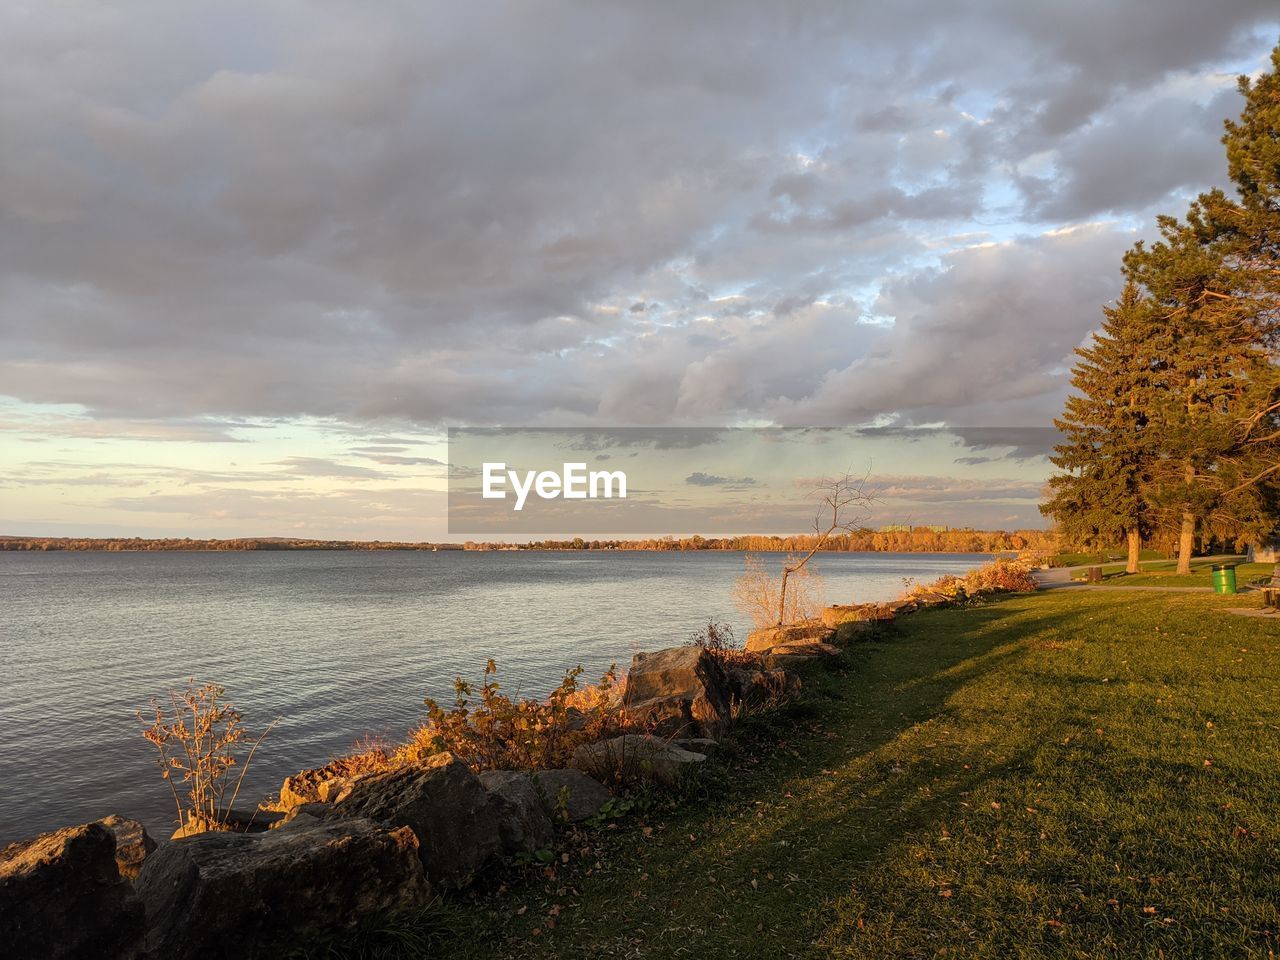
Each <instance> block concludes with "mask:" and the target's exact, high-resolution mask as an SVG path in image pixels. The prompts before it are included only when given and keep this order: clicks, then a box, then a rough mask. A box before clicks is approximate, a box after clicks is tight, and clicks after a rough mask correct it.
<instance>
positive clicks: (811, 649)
mask: <svg viewBox="0 0 1280 960" xmlns="http://www.w3.org/2000/svg"><path fill="white" fill-rule="evenodd" d="M839 655H840V648H839V647H836V646H833V645H831V644H829V643H786V644H783V645H781V646H778V647H773V648H772V649H771V650H769V652H768V653H766V654H764V655H763V656H762V657H761V658H760V662H761V664H762V665H763V666H764V667H765V669H767V670H783V669H786V668H787V667H794V666H796V665H797V664H804V663H809V662H811V661H814V660H828V659H831V658H832V657H838V656H839Z"/></svg>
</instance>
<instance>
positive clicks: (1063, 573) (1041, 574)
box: [1032, 563, 1213, 593]
mask: <svg viewBox="0 0 1280 960" xmlns="http://www.w3.org/2000/svg"><path fill="white" fill-rule="evenodd" d="M1093 566H1097V564H1092V563H1091V564H1089V565H1087V566H1083V567H1050V568H1049V569H1048V570H1034V571H1032V576H1034V577H1035V578H1036V581H1037V582H1038V583H1039V584H1040V589H1041V590H1062V589H1067V588H1069V589H1072V590H1142V591H1151V592H1152V593H1213V587H1156V586H1139V585H1136V584H1135V585H1134V586H1131V587H1129V586H1125V585H1123V584H1116V585H1115V586H1104V585H1102V584H1098V583H1084V582H1082V581H1079V580H1072V579H1071V575H1072V574H1074V573H1076V572H1077V571H1079V570H1088V569H1089V567H1093Z"/></svg>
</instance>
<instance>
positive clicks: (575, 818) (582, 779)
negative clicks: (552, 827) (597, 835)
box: [531, 770, 613, 823]
mask: <svg viewBox="0 0 1280 960" xmlns="http://www.w3.org/2000/svg"><path fill="white" fill-rule="evenodd" d="M531 776H532V779H533V783H534V785H535V786H536V787H537V788H538V792H539V794H540V795H542V796H544V797H546V799H547V802H548V803H549V804H550V812H551V816H552V818H553V819H556V820H567V821H568V822H569V823H581V822H582V821H583V820H586V819H588V818H589V817H594V816H595V815H596V814H597V813H599V812H600V808H601V807H603V806H604V805H605V804H606V803H608V802H609V801H610V800H612V799H613V794H612V793H610V792H609V788H608V787H606V786H605V785H604V784H602V783H600V782H599V781H598V780H593V779H592V778H591V777H589V776H587V775H586V774H585V773H583V772H582V771H581V770H536V771H534V773H533V774H532V775H531Z"/></svg>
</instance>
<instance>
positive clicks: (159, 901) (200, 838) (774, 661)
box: [0, 597, 948, 960]
mask: <svg viewBox="0 0 1280 960" xmlns="http://www.w3.org/2000/svg"><path fill="white" fill-rule="evenodd" d="M947 602H948V600H947V598H944V597H937V598H932V597H923V598H917V599H914V600H904V601H898V602H895V603H891V604H864V605H858V606H847V607H829V608H827V609H826V610H825V611H824V612H823V615H822V617H821V618H820V619H815V620H813V621H809V622H806V623H804V624H800V625H797V626H789V627H779V628H773V629H768V630H758V631H755V632H753V633H752V634H751V635H750V637H749V638H748V641H747V644H746V652H747V654H748V655H749V656H748V657H746V658H744V659H735V658H729V659H725V658H722V657H720V656H718V655H716V654H715V653H713V652H712V651H709V650H706V649H701V648H699V647H696V646H684V647H671V648H667V649H664V650H659V651H656V652H653V653H638V654H636V655H635V657H634V658H633V660H632V663H631V667H630V670H629V671H628V674H627V682H626V687H625V692H624V693H623V694H622V695H621V697H619V699H618V702H617V704H616V706H615V707H614V709H615V710H616V713H617V716H618V718H619V719H620V721H621V729H623V730H625V731H627V732H624V733H622V734H621V735H617V736H610V737H608V738H606V739H601V740H597V741H593V742H587V743H583V744H581V745H580V746H578V747H577V748H576V749H575V750H574V751H573V754H572V761H571V763H570V765H569V766H567V767H565V768H562V769H552V770H484V771H481V772H479V773H476V772H473V771H472V769H471V768H470V767H469V766H468V765H467V764H466V763H464V762H463V761H462V760H460V759H458V758H457V757H455V756H453V755H452V754H449V753H437V754H434V755H432V756H429V757H427V758H425V759H423V760H421V761H419V762H415V763H412V764H408V765H405V766H401V767H397V768H394V769H388V770H382V771H378V772H373V773H365V774H363V775H359V776H346V775H344V774H343V772H342V769H341V765H340V764H337V765H328V766H327V767H320V768H316V769H314V770H309V771H303V772H301V773H299V774H295V775H293V776H291V777H288V778H287V779H286V780H285V781H284V783H283V784H282V788H281V791H280V796H279V800H278V801H275V802H273V803H272V804H271V806H270V808H263V809H259V810H256V811H246V812H238V811H231V812H229V815H228V817H227V818H226V819H227V821H228V822H229V823H231V824H232V826H233V829H231V830H226V829H223V830H216V831H207V832H200V831H198V830H194V829H189V828H188V829H180V830H179V831H177V832H176V833H175V835H174V837H173V838H172V839H171V840H170V841H169V842H166V843H163V844H157V843H156V842H155V841H154V840H153V839H152V838H151V837H149V836H148V835H147V833H146V831H145V829H143V827H142V826H141V824H139V823H137V822H136V821H133V820H130V819H128V818H127V817H122V816H118V815H112V816H110V817H107V818H104V819H103V820H100V821H95V822H93V823H87V824H81V825H78V826H73V827H67V828H64V829H62V830H57V831H53V832H51V833H46V834H42V835H41V836H39V837H35V838H33V839H31V840H26V841H21V842H18V843H14V844H10V845H9V846H7V847H5V848H4V849H3V851H0V942H4V943H5V944H7V945H9V948H10V949H13V950H15V951H16V952H15V953H12V954H10V955H13V956H20V957H24V958H26V957H30V958H50V960H63V958H66V960H78V958H89V957H93V958H97V960H117V958H118V960H144V958H147V960H159V958H162V957H163V958H166V960H186V958H195V957H197V956H200V955H202V954H204V953H206V952H207V951H208V949H209V948H210V946H211V945H216V946H217V948H218V949H219V950H220V951H228V952H230V953H231V954H232V955H235V956H240V957H254V956H259V955H266V954H267V953H274V952H275V951H276V948H277V947H279V946H280V945H282V944H284V945H297V944H305V943H307V942H310V941H313V940H317V939H330V938H335V937H341V936H342V935H343V934H344V933H346V932H349V931H350V930H351V929H352V928H354V927H355V926H356V925H358V924H359V923H360V922H361V921H363V920H365V919H367V918H370V917H373V916H376V915H379V914H384V913H388V912H393V911H403V910H413V909H422V908H425V907H426V906H427V905H428V904H429V903H431V902H432V900H433V899H434V898H436V897H438V896H440V895H447V894H450V893H453V892H456V891H460V890H464V889H466V888H467V887H468V886H469V885H471V884H473V883H474V882H475V881H476V880H477V879H478V878H479V877H480V876H481V875H482V874H484V872H485V871H486V870H490V869H494V868H495V865H498V864H501V863H502V862H504V861H509V860H511V859H513V858H521V857H524V858H528V857H530V856H532V855H535V854H537V853H539V852H540V851H545V850H547V849H548V848H550V847H551V845H552V844H553V843H554V842H555V840H556V836H557V833H558V832H559V831H562V830H565V829H567V828H569V827H572V826H573V825H584V824H588V823H590V822H591V821H592V819H593V818H597V817H598V816H600V815H602V814H603V813H606V812H607V811H608V810H609V808H610V805H611V804H613V803H614V801H615V790H616V789H623V790H625V788H626V786H627V785H634V784H637V783H640V782H644V781H649V782H652V783H655V784H657V785H659V786H668V787H669V786H673V785H675V784H677V783H679V782H680V781H681V779H682V778H684V777H685V776H688V775H689V772H690V771H691V770H697V769H698V768H699V767H700V766H701V765H702V764H704V763H705V762H706V760H707V757H708V755H709V754H711V753H712V752H714V750H715V748H716V746H717V738H719V737H721V736H722V735H723V734H724V733H725V732H726V731H727V730H728V729H729V728H730V726H731V725H732V723H733V722H734V719H735V718H736V717H737V716H739V715H740V713H741V712H742V711H743V710H762V709H769V708H770V707H772V706H774V705H776V704H778V703H780V702H782V701H783V700H785V699H787V698H788V697H791V696H793V695H795V694H796V693H797V692H798V691H799V690H800V688H801V686H802V682H803V681H802V679H801V677H800V675H799V674H798V673H797V672H796V670H797V669H801V670H802V669H803V667H804V665H805V664H808V663H812V662H815V661H821V660H824V659H826V658H829V657H834V656H836V655H837V654H838V653H839V650H840V647H842V646H843V645H846V644H848V643H851V642H854V641H855V640H857V639H858V638H859V637H862V636H864V635H866V634H867V633H868V632H870V631H873V630H875V629H876V628H877V627H880V626H884V625H886V624H889V623H891V622H892V621H893V619H894V618H895V617H897V616H901V615H903V614H906V613H910V612H912V611H914V610H916V609H919V608H920V607H921V606H932V605H941V604H944V603H947ZM236 827H238V829H235V828H236Z"/></svg>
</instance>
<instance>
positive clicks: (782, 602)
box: [778, 567, 791, 626]
mask: <svg viewBox="0 0 1280 960" xmlns="http://www.w3.org/2000/svg"><path fill="white" fill-rule="evenodd" d="M790 575H791V571H790V570H789V569H788V568H787V567H783V568H782V589H781V590H779V591H778V626H782V619H783V617H784V616H785V615H786V612H787V577H788V576H790Z"/></svg>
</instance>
